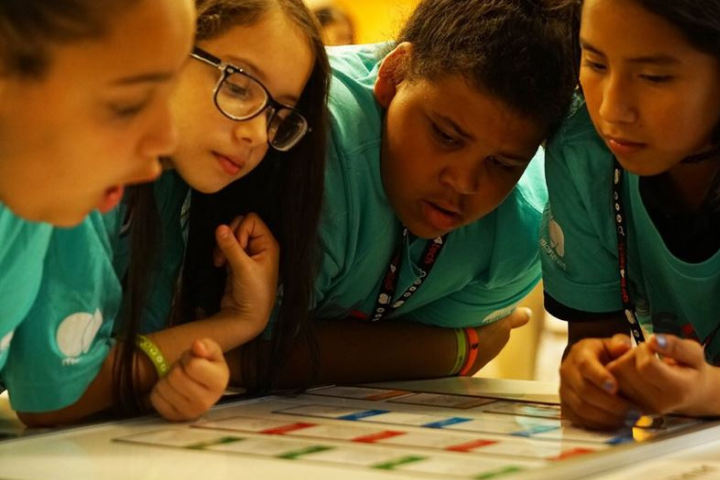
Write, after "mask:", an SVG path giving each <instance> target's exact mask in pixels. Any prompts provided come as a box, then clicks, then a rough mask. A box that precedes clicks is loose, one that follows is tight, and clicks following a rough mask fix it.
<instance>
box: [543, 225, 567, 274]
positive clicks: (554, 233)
mask: <svg viewBox="0 0 720 480" xmlns="http://www.w3.org/2000/svg"><path fill="white" fill-rule="evenodd" d="M548 234H549V236H550V241H549V242H548V240H547V239H545V238H541V239H540V247H542V249H543V251H544V252H545V253H547V255H548V256H549V257H550V258H552V259H553V261H554V262H555V263H556V264H557V265H558V266H559V267H560V268H562V269H563V270H565V269H566V265H565V262H564V261H563V257H565V234H564V233H563V230H562V228H561V227H560V224H559V223H557V222H556V221H555V219H554V218H553V217H552V214H551V216H550V221H549V222H548Z"/></svg>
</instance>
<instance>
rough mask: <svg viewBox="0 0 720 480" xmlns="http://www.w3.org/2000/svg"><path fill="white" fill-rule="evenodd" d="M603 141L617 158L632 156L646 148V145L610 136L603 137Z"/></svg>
mask: <svg viewBox="0 0 720 480" xmlns="http://www.w3.org/2000/svg"><path fill="white" fill-rule="evenodd" d="M603 139H604V140H605V143H606V144H607V146H608V148H609V149H610V150H612V151H613V153H615V154H616V155H619V156H624V155H632V154H633V153H637V152H638V151H640V150H642V149H644V148H645V147H646V146H647V144H646V143H642V142H635V141H633V140H629V139H626V138H622V137H616V136H611V135H603Z"/></svg>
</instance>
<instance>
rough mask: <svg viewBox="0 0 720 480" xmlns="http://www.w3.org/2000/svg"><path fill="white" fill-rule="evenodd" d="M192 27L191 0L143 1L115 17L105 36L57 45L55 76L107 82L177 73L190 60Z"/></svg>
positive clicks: (78, 80)
mask: <svg viewBox="0 0 720 480" xmlns="http://www.w3.org/2000/svg"><path fill="white" fill-rule="evenodd" d="M193 31H194V7H193V4H192V2H191V0H153V1H148V0H140V1H138V2H135V3H133V4H132V6H131V7H129V8H128V9H127V10H124V11H123V13H122V14H120V15H117V16H115V17H113V19H112V21H111V22H110V30H109V31H108V33H107V34H106V35H104V36H103V37H101V38H98V39H87V40H83V41H80V42H73V43H70V44H66V45H61V46H57V47H55V48H54V49H53V63H52V67H51V72H50V74H51V75H53V73H54V71H57V73H58V75H60V76H63V75H65V76H67V77H68V79H69V80H72V81H74V82H77V83H78V84H83V83H85V84H88V83H89V82H95V81H97V82H99V83H101V84H102V85H106V84H111V83H113V82H116V81H118V80H121V79H124V78H129V77H136V76H143V75H148V74H150V75H152V74H156V73H162V74H172V73H175V71H177V69H178V68H179V67H180V65H182V64H183V63H184V62H185V61H186V58H187V54H188V52H189V51H190V46H191V44H192V37H193ZM58 75H56V76H58Z"/></svg>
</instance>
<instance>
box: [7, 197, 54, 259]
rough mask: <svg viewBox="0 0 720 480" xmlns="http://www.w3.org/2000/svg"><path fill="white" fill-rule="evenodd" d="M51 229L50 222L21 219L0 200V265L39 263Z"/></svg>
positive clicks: (47, 243)
mask: <svg viewBox="0 0 720 480" xmlns="http://www.w3.org/2000/svg"><path fill="white" fill-rule="evenodd" d="M52 231H53V227H52V226H51V225H50V224H47V223H40V222H30V221H28V220H25V219H22V218H20V217H18V216H17V215H15V214H14V213H13V212H12V211H11V210H10V209H9V208H8V207H7V206H5V205H4V204H3V203H1V202H0V265H7V264H8V263H23V262H32V261H34V260H38V261H39V262H40V263H41V262H42V256H43V255H45V252H46V251H47V248H48V245H49V242H50V236H51V234H52Z"/></svg>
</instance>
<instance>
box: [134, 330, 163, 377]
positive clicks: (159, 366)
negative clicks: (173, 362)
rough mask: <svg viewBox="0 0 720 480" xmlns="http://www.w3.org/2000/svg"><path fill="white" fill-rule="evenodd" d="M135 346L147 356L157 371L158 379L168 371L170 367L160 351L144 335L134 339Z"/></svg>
mask: <svg viewBox="0 0 720 480" xmlns="http://www.w3.org/2000/svg"><path fill="white" fill-rule="evenodd" d="M135 346H136V347H138V348H139V349H140V350H142V351H143V353H144V354H145V355H147V357H148V359H149V360H150V362H151V363H152V364H153V366H154V367H155V370H156V371H157V374H158V378H162V377H164V376H165V375H167V373H168V372H169V371H170V366H169V365H168V364H167V361H166V360H165V356H164V355H163V354H162V352H161V351H160V349H159V348H158V346H157V345H155V343H154V342H153V341H152V340H150V339H149V338H148V337H146V336H145V335H138V336H136V337H135Z"/></svg>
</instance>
